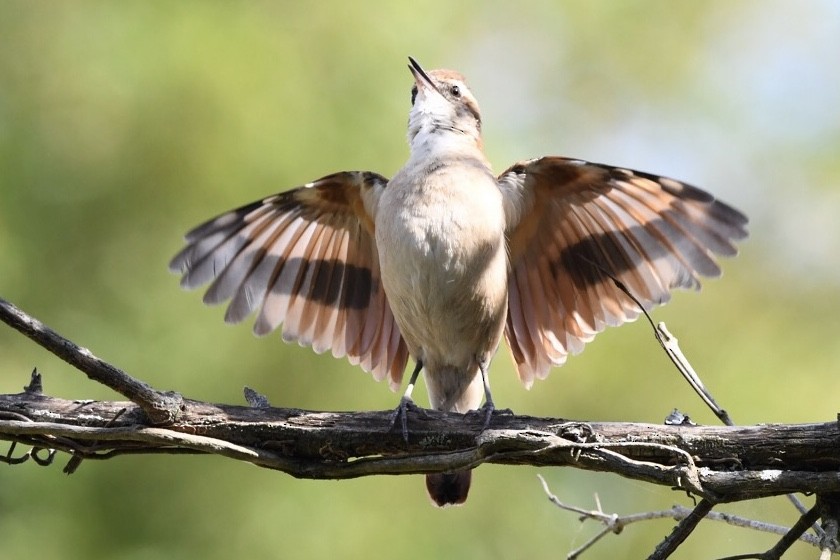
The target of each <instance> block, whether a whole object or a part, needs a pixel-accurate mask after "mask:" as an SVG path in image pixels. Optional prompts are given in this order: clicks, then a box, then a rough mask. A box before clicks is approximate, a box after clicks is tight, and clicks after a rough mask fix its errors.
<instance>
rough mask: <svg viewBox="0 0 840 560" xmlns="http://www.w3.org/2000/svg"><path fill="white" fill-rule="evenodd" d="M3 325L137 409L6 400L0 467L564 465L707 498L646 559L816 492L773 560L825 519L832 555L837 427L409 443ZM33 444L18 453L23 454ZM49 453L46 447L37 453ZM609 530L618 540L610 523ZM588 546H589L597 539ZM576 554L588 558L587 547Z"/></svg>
mask: <svg viewBox="0 0 840 560" xmlns="http://www.w3.org/2000/svg"><path fill="white" fill-rule="evenodd" d="M0 319H2V320H3V321H4V322H6V323H8V324H9V325H10V326H12V327H13V328H15V329H16V330H18V331H20V332H22V333H23V334H25V335H26V336H28V337H29V338H31V339H32V340H34V341H35V342H37V343H38V344H40V345H41V346H43V347H45V348H47V349H48V350H50V351H51V352H53V353H54V354H56V355H57V356H59V357H61V358H62V359H64V360H65V361H67V362H68V363H70V364H71V365H73V366H75V367H76V368H78V369H80V370H81V371H83V372H84V373H86V374H87V376H88V377H89V378H91V379H93V380H95V381H98V382H100V383H102V384H104V385H106V386H108V387H110V388H112V389H114V390H115V391H117V392H118V393H120V394H122V395H124V396H126V397H127V398H129V399H130V400H131V402H115V401H69V400H65V399H60V398H55V397H49V396H45V395H42V394H41V390H40V386H41V385H40V377H39V376H38V374H37V372H33V377H32V381H31V382H30V384H29V385H28V386H27V387H26V389H25V390H24V392H23V393H19V394H14V395H0V440H7V441H11V442H12V446H11V448H10V449H9V451H8V453H7V455H6V456H4V457H0V461H3V462H6V463H9V464H19V463H23V462H26V461H28V460H30V459H31V460H33V461H34V462H36V463H37V464H39V465H49V464H51V463H52V462H53V460H54V458H55V452H54V451H53V450H61V451H64V452H67V453H69V454H70V455H71V459H70V461H69V462H68V464H67V465H66V467H65V469H64V470H65V472H67V473H72V472H74V471H75V470H76V469H77V468H78V466H79V465H80V464H81V462H82V461H83V460H85V459H97V460H104V459H109V458H111V457H115V456H119V455H126V454H140V453H147V454H153V453H167V454H187V453H189V454H214V455H222V456H225V457H228V458H231V459H236V460H240V461H247V462H250V463H253V464H255V465H258V466H261V467H264V468H269V469H275V470H279V471H283V472H286V473H288V474H290V475H292V476H295V477H299V478H313V479H344V478H356V477H361V476H370V475H382V474H388V475H398V474H419V473H435V472H447V471H454V470H460V469H465V468H473V467H477V466H479V465H481V464H483V463H496V464H509V465H519V464H528V465H535V466H569V467H574V468H580V469H586V470H593V471H606V472H612V473H615V474H619V475H621V476H624V477H627V478H631V479H635V480H641V481H644V482H650V483H654V484H660V485H666V486H669V487H672V488H675V489H680V490H683V491H687V492H689V493H691V494H694V495H697V496H700V497H701V498H702V500H701V502H700V504H699V505H698V507H697V508H695V510H694V511H692V512H691V513H689V514H687V515H684V516H683V517H682V520H681V522H680V524H679V525H678V526H677V527H676V528H675V530H674V532H673V533H672V535H671V536H669V537H668V538H666V539H665V540H664V541H663V542H662V543H661V544H660V546H659V547H658V548H657V550H656V551H655V552H654V554H653V556H652V558H666V557H668V556H669V555H670V554H671V553H672V552H673V551H674V550H675V549H676V548H677V546H679V543H680V542H682V540H684V539H685V537H686V536H687V535H688V534H690V532H691V531H692V530H693V528H694V526H696V524H697V523H698V522H699V521H700V520H701V519H702V518H704V516H706V514H708V513H709V512H710V511H711V509H712V507H714V505H716V504H719V503H723V502H731V501H739V500H747V499H754V498H761V497H767V496H775V495H779V494H788V493H793V492H802V493H813V494H817V495H818V504H819V505H820V507H819V508H815V509H812V510H810V511H808V512H806V513H805V514H804V515H803V517H802V518H801V519H800V521H799V523H797V525H796V526H795V527H794V528H793V529H792V530H791V531H790V532H789V533H788V534H787V535H786V536H785V538H783V539H782V541H780V542H779V543H778V545H777V547H775V548H774V550H772V551H768V553H765V554H767V555H766V556H765V555H761V557H765V558H771V557H772V558H775V557H776V556H774V553H776V552H780V551H782V550H786V548H787V547H788V546H790V544H791V543H792V542H793V541H794V540H796V539H797V538H798V537H799V536H800V535H801V534H802V532H803V531H804V530H805V528H807V526H808V525H809V524H811V523H813V522H814V521H815V519H816V515H817V512H819V515H820V516H821V517H822V518H823V524H824V527H827V528H828V530H827V531H826V532H825V533H823V534H822V535H820V538H821V540H822V541H824V542H822V543H821V546H822V547H823V549H824V551H825V552H826V553H830V551H832V550H836V549H837V542H836V541H837V534H838V529H837V526H838V523H837V519H838V517H840V515H838V513H837V512H838V510H840V507H838V506H837V503H839V501H838V500H837V499H836V496H838V495H840V472H838V467H840V425H838V423H837V422H827V423H819V424H799V425H772V424H771V425H760V426H720V427H718V426H697V425H694V424H691V423H680V424H678V425H653V424H639V423H612V422H600V423H599V422H577V421H569V420H565V419H560V418H535V417H530V416H515V415H512V414H507V415H506V414H495V415H494V416H493V417H492V419H491V422H490V425H489V426H488V428H487V429H484V430H482V427H483V425H484V416H483V415H482V414H475V413H468V414H465V415H462V414H456V413H441V412H435V411H427V410H422V409H409V411H408V427H409V438H408V441H406V440H404V438H403V434H402V432H401V431H399V430H394V429H393V423H392V411H390V410H388V411H381V412H315V411H304V410H298V409H282V408H273V407H271V406H269V404H268V402H267V400H266V399H265V398H264V397H262V396H261V395H259V394H258V393H256V392H255V391H253V390H250V389H247V388H246V391H245V393H246V395H245V396H246V399H247V401H248V402H249V403H250V405H251V406H235V405H224V404H212V403H206V402H201V401H195V400H189V399H184V398H182V397H181V396H180V395H179V394H177V393H167V392H161V391H158V390H155V389H153V388H152V387H150V386H149V385H147V384H145V383H143V382H141V381H139V380H136V379H134V378H132V377H131V376H130V375H128V374H126V373H125V372H123V371H122V370H120V369H118V368H116V367H114V366H112V365H110V364H108V363H106V362H104V361H102V360H100V359H99V358H97V357H95V356H94V355H93V354H91V352H90V351H88V350H87V349H85V348H81V347H79V346H77V345H76V344H74V343H73V342H71V341H69V340H67V339H65V338H63V337H61V336H60V335H59V334H57V333H56V332H54V331H52V330H51V329H49V328H48V327H46V326H45V325H43V324H42V323H41V322H40V321H37V320H36V319H34V318H32V317H29V316H28V315H26V314H25V313H24V312H23V311H21V310H20V309H18V308H17V307H15V306H14V305H12V304H10V303H8V302H6V301H4V300H2V299H0ZM17 443H23V444H26V445H29V446H31V447H32V449H30V450H29V451H27V452H26V453H24V454H23V455H21V456H18V457H15V456H14V452H15V448H16V447H15V445H16V444H17ZM42 450H49V451H48V452H47V453H46V454H42V453H41V451H42ZM606 530H613V528H611V526H608V527H607V529H605V531H606ZM593 542H594V541H593ZM581 552H582V551H581Z"/></svg>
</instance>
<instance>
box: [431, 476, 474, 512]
mask: <svg viewBox="0 0 840 560" xmlns="http://www.w3.org/2000/svg"><path fill="white" fill-rule="evenodd" d="M471 480H472V470H468V471H458V472H454V473H439V474H427V475H426V490H428V492H429V497H430V498H432V500H433V501H434V502H435V504H437V506H438V507H444V506H449V505H460V504H463V503H464V502H465V501H466V500H467V494H469V492H470V481H471Z"/></svg>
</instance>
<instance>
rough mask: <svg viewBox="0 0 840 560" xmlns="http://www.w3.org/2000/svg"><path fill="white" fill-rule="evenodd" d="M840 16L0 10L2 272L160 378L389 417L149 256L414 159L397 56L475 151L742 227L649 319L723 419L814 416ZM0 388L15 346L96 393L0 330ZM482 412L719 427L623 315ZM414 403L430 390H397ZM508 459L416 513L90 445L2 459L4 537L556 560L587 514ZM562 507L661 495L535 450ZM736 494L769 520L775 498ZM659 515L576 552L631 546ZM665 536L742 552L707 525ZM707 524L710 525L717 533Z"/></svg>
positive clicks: (744, 543) (197, 549)
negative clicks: (51, 461) (712, 211)
mask: <svg viewBox="0 0 840 560" xmlns="http://www.w3.org/2000/svg"><path fill="white" fill-rule="evenodd" d="M838 37H840V12H839V11H838V9H837V5H836V3H833V2H831V1H825V2H817V1H814V2H809V3H798V4H794V3H785V2H750V1H746V0H742V1H740V2H736V3H730V2H704V3H688V2H682V3H677V2H663V1H642V2H632V3H614V2H568V3H563V5H559V3H550V2H534V3H509V2H508V3H501V2H491V3H485V2H466V3H462V4H459V5H458V6H457V7H456V6H454V5H453V4H452V3H448V2H420V3H416V2H415V3H412V4H410V5H402V4H398V3H390V4H387V3H383V4H381V5H380V4H378V3H372V2H353V3H348V2H321V3H292V2H274V3H270V2H251V3H232V2H228V3H220V2H178V3H175V2H133V1H128V2H66V3H59V2H3V3H2V4H0V295H2V296H3V297H5V298H7V299H9V300H11V301H13V302H15V303H16V304H18V305H19V306H21V307H22V308H24V309H25V310H27V311H28V312H30V313H32V314H34V315H35V316H36V317H38V318H40V319H42V320H43V321H45V322H46V323H47V324H49V325H50V326H52V327H53V328H55V329H57V330H58V331H59V332H61V333H63V334H65V335H67V336H69V337H70V338H72V339H73V340H75V341H76V342H78V343H79V344H82V345H84V346H87V347H89V348H91V349H92V350H93V351H94V352H95V353H97V354H99V355H100V356H102V357H103V358H105V359H108V360H110V361H112V362H113V363H115V364H117V365H119V366H120V367H123V368H125V369H126V370H127V371H129V372H130V373H132V374H133V375H135V376H137V377H139V378H141V379H144V380H146V381H148V382H149V383H151V384H153V385H155V386H156V387H158V388H162V389H175V390H179V391H181V392H183V393H184V394H185V395H187V396H189V397H193V398H199V399H205V400H214V401H224V402H242V400H243V399H242V397H241V388H242V386H243V385H246V384H247V385H249V386H252V387H255V388H257V389H258V390H259V391H260V392H262V393H265V394H266V395H268V397H269V398H270V399H271V401H272V403H273V404H276V405H278V406H294V407H301V408H312V409H325V410H329V409H341V410H349V409H386V408H391V407H393V406H395V405H396V403H397V397H396V396H395V395H393V394H392V393H390V392H389V391H388V390H387V388H386V386H385V385H384V384H376V383H374V382H373V381H372V380H371V379H370V378H369V376H366V375H365V374H363V373H362V372H361V370H358V369H357V368H353V367H351V366H350V365H348V364H346V363H344V362H342V361H338V360H334V359H332V358H331V357H329V356H316V355H315V354H314V353H312V352H311V351H310V350H308V349H303V348H298V347H296V346H288V345H284V344H282V343H281V342H280V341H279V337H278V336H276V335H275V336H271V337H268V338H267V339H255V338H254V337H252V336H251V334H250V332H249V329H248V328H247V327H246V326H239V327H235V328H234V327H228V326H226V325H224V324H223V322H222V320H221V315H222V313H221V311H220V310H218V309H206V308H204V307H203V306H202V305H201V304H200V301H199V300H200V298H199V296H198V295H197V294H186V293H182V292H181V290H179V288H178V286H177V280H176V278H175V277H173V276H171V275H169V274H168V273H167V272H166V263H167V261H168V259H169V258H170V257H171V255H172V254H174V252H175V251H176V250H177V249H178V248H179V246H180V239H181V236H182V234H183V233H184V232H185V231H186V230H187V229H188V228H190V227H191V226H193V225H195V224H196V223H198V222H199V221H201V220H203V219H205V218H207V217H210V216H211V215H214V214H215V213H218V212H221V211H223V210H226V209H229V208H232V207H234V206H236V205H239V204H242V203H245V202H249V201H251V200H253V199H257V198H260V197H262V196H264V195H266V194H270V193H272V192H275V191H279V190H284V189H286V188H289V187H292V186H295V185H297V184H301V183H304V182H307V181H309V180H311V179H314V178H316V177H319V176H321V175H325V174H327V173H329V172H333V171H338V170H342V169H371V170H374V171H378V172H380V173H383V174H386V175H388V174H392V173H393V172H394V171H395V170H396V169H398V168H399V166H400V165H401V163H402V161H403V160H404V158H405V157H406V154H407V149H406V145H405V140H404V137H405V134H404V125H405V120H406V116H407V111H408V106H409V98H408V96H409V94H408V89H409V86H410V77H409V74H408V72H407V70H406V69H405V63H406V57H407V56H408V55H412V56H415V57H416V58H417V59H418V60H419V61H420V62H421V63H423V64H424V65H426V66H428V67H437V66H447V67H453V68H457V69H459V70H461V71H462V72H464V73H465V74H466V75H467V76H468V78H471V83H472V87H473V90H474V91H475V93H476V95H477V96H478V98H479V100H480V101H482V107H483V109H484V120H485V123H486V126H485V130H486V133H487V136H486V143H487V149H488V153H489V155H490V156H491V159H492V160H493V161H494V162H495V165H496V167H497V169H502V168H504V167H506V166H507V165H508V164H510V163H512V162H513V161H514V160H516V159H522V158H525V157H533V156H538V155H544V154H549V153H550V154H558V155H571V156H578V157H585V158H589V159H594V160H598V161H604V162H607V163H616V164H621V165H628V166H633V167H637V168H640V169H645V170H649V171H652V172H659V173H664V174H669V175H672V176H675V177H678V178H680V179H685V180H688V181H691V182H695V183H697V184H699V185H702V186H703V187H705V188H707V189H709V190H711V191H713V192H715V193H717V194H719V195H720V196H721V197H722V198H724V199H726V200H729V201H732V202H733V203H734V204H736V205H737V206H739V207H741V208H742V209H743V210H745V211H746V212H747V213H748V214H749V215H751V216H752V217H753V218H754V222H753V225H752V226H751V229H752V238H751V239H750V240H749V241H748V242H747V243H746V244H745V245H744V251H743V253H744V254H743V255H742V257H739V258H738V259H737V260H734V261H729V262H726V263H725V264H724V268H725V269H726V277H725V279H723V280H722V281H714V282H708V283H707V284H706V287H705V289H704V292H703V294H702V295H699V296H698V295H696V294H678V295H677V296H676V297H675V299H674V302H673V303H672V304H671V305H670V306H668V307H667V308H666V309H663V310H662V311H660V312H658V313H657V318H658V319H664V320H666V321H667V322H668V324H669V326H670V328H671V330H672V331H673V332H674V333H675V334H677V336H678V337H679V338H680V340H681V343H682V345H683V349H684V350H685V351H686V353H687V354H688V356H689V358H690V359H692V361H693V363H694V365H695V367H696V368H697V369H698V371H699V372H700V373H701V375H702V376H703V378H704V380H705V381H706V383H707V385H708V386H709V387H710V388H711V389H712V390H713V392H714V393H715V395H716V397H717V398H718V399H719V400H720V401H721V403H722V404H723V405H724V406H725V407H726V408H728V409H729V411H730V413H731V414H732V415H733V417H734V418H735V420H736V421H740V422H744V423H747V422H766V421H773V422H805V421H825V420H827V419H830V418H833V417H834V416H835V413H836V409H837V406H836V404H835V403H833V402H832V401H831V400H830V399H825V398H824V395H831V394H837V393H838V390H840V386H838V385H840V381H838V376H837V375H835V371H836V369H837V364H838V363H839V362H840V350H838V348H839V347H838V345H837V344H836V338H837V333H838V331H840V324H838V322H840V319H838V317H840V301H838V298H837V297H836V293H837V289H838V278H840V274H838V272H840V264H839V263H838V259H837V256H836V255H837V252H836V249H838V246H837V244H838V241H837V240H838V239H840V232H838V226H837V220H836V214H837V211H838V210H840V203H838V198H837V192H838V190H837V189H838V182H840V168H839V167H838V165H837V161H838V160H837V157H836V154H837V153H838V149H840V135H838V133H837V122H840V115H838V111H840V109H838V105H837V103H836V101H837V99H838V94H840V66H838V65H837V60H836V53H837V52H840V45H838V43H839V42H840V40H838ZM0 355H1V356H2V360H0V364H2V371H3V374H2V376H0V391H3V392H16V391H18V390H20V387H21V386H22V385H23V384H24V383H26V382H27V375H28V372H29V371H30V370H31V368H32V367H33V366H34V365H37V366H38V367H39V369H40V370H42V371H43V373H44V374H45V387H46V391H47V392H49V393H51V394H55V395H57V396H63V397H75V398H113V395H112V394H111V393H109V392H108V391H107V390H105V389H104V388H101V387H97V386H96V385H94V384H93V383H91V382H89V381H87V380H86V379H85V378H84V377H83V376H82V375H81V374H79V373H78V372H75V371H73V370H71V368H70V367H69V366H66V365H64V364H62V363H60V362H58V361H57V360H55V359H54V358H51V357H50V356H48V355H47V354H46V353H45V352H44V351H42V350H40V349H39V348H37V347H35V346H34V345H33V344H31V343H30V342H28V341H26V340H24V339H23V338H22V337H20V336H18V335H16V334H14V333H12V332H11V331H10V330H8V329H5V328H0ZM493 379H494V388H495V391H494V395H495V396H496V400H497V403H499V404H500V405H502V406H510V407H511V408H513V409H515V410H516V411H518V412H521V413H528V414H538V415H553V416H563V417H570V418H578V419H598V420H627V421H650V422H659V421H661V420H662V419H663V418H664V416H665V415H666V414H667V413H668V412H669V411H670V410H671V409H672V408H673V407H679V408H680V409H681V410H683V411H685V412H687V413H689V414H691V415H692V417H694V418H695V419H697V420H699V421H701V422H707V423H711V422H713V418H712V417H711V415H710V414H708V413H706V412H705V411H704V410H703V409H702V406H701V403H700V402H699V400H698V399H696V398H695V397H694V396H693V395H692V394H691V392H690V390H689V389H688V388H687V387H686V386H685V385H684V383H683V382H682V381H681V380H680V379H678V377H677V375H676V373H675V372H674V371H673V370H672V369H671V367H670V365H669V364H668V363H667V361H666V359H665V358H664V356H663V355H662V354H661V353H660V352H659V350H658V347H657V345H656V343H655V342H654V341H653V339H652V337H651V335H650V333H649V330H648V328H647V326H646V325H644V324H642V323H637V324H634V325H631V326H626V327H624V328H622V329H618V330H615V329H614V330H612V331H610V332H607V333H604V334H603V335H601V336H599V338H598V340H597V342H595V343H594V344H592V345H591V347H590V348H588V349H587V351H586V353H585V354H584V355H583V356H580V357H576V358H572V359H571V360H570V361H569V363H568V364H567V365H566V366H564V367H563V368H562V369H560V370H558V371H555V372H554V373H553V374H552V375H551V377H550V378H549V379H548V380H547V381H545V382H539V383H537V385H536V386H535V388H534V390H533V391H531V392H525V391H523V390H522V389H521V387H520V386H519V385H518V383H517V381H516V380H515V379H514V375H513V374H512V368H511V367H510V364H509V360H508V358H507V356H506V352H505V351H500V353H499V356H498V358H497V360H496V361H495V362H494V366H493ZM420 402H421V403H422V402H424V399H423V398H422V397H421V398H420ZM535 472H536V471H535V470H533V469H529V468H501V467H492V466H491V467H482V468H480V469H479V470H478V472H477V473H476V476H475V479H474V489H473V493H472V495H471V497H470V500H469V501H468V503H467V505H466V506H464V507H462V508H459V509H455V510H448V511H439V510H436V509H433V508H432V507H431V506H430V505H429V503H428V501H427V498H426V497H425V491H424V489H423V482H422V479H421V478H420V477H399V478H381V479H364V480H356V481H344V482H312V481H299V480H294V479H291V478H289V477H286V476H285V475H281V474H277V473H273V472H268V471H262V470H258V469H254V468H251V467H249V466H247V465H239V464H234V463H233V462H231V461H223V460H220V459H217V458H215V459H211V458H196V457H191V458H165V457H144V458H123V459H118V460H114V461H109V462H105V463H98V462H90V461H89V462H86V463H84V464H83V465H82V466H81V468H80V469H79V471H78V473H77V474H75V475H73V476H72V477H69V478H68V477H65V476H64V475H62V474H60V470H59V468H57V467H53V468H50V469H41V468H36V467H35V466H33V465H25V466H20V467H16V468H13V469H12V468H10V469H4V470H3V472H2V475H0V479H2V482H0V542H2V543H3V545H2V550H3V554H4V555H6V556H8V557H9V558H17V557H23V556H24V555H31V554H32V553H33V551H34V553H36V554H37V555H38V556H39V557H43V558H57V557H61V558H67V559H72V558H126V559H138V560H139V559H142V558H160V557H165V558H196V557H203V558H208V559H212V558H230V557H254V558H263V557H294V558H319V557H326V556H328V555H329V556H335V555H336V553H337V554H338V555H340V556H342V557H348V558H376V557H382V556H397V555H398V556H399V557H400V558H403V559H406V560H408V559H409V558H430V557H460V558H467V557H481V558H543V557H552V558H554V557H558V556H561V555H562V553H563V551H566V550H567V549H570V548H571V547H572V546H574V545H575V544H578V545H579V544H581V543H582V542H583V541H584V540H585V539H586V535H588V534H589V530H591V529H592V528H591V527H589V526H585V527H583V528H580V527H579V525H578V522H577V520H576V519H574V517H573V516H571V515H570V514H567V513H561V512H559V511H557V510H555V509H553V508H552V507H551V506H550V505H549V504H548V503H547V501H546V500H545V499H544V497H543V495H542V491H541V489H540V487H539V485H538V483H537V480H536V477H535ZM543 474H544V475H545V476H546V477H547V478H548V480H549V482H550V483H551V484H552V486H553V489H554V491H555V493H557V494H558V495H560V496H561V497H562V498H563V499H564V500H566V501H567V502H570V503H575V504H578V505H581V506H584V507H588V506H590V505H592V503H593V502H592V498H591V496H592V494H594V493H596V492H597V493H599V494H600V496H601V499H602V502H603V505H604V507H605V508H607V509H608V510H611V511H612V510H615V511H617V512H621V513H626V512H630V511H637V510H644V509H657V508H664V507H668V506H670V504H671V503H672V502H675V501H677V502H681V503H683V504H687V503H688V501H687V499H686V498H685V496H683V495H680V494H677V493H673V492H670V491H669V490H667V489H660V488H650V487H647V486H643V485H640V484H637V483H629V482H627V481H623V480H618V479H615V478H611V477H607V476H597V475H592V474H587V473H579V472H573V471H571V470H564V471H544V472H543ZM768 504H769V505H765V504H753V505H745V506H742V511H741V513H743V514H745V515H752V516H763V517H766V516H768V515H770V516H773V520H774V521H777V522H780V523H792V522H793V519H794V514H793V511H792V509H791V508H790V507H789V506H788V505H787V504H786V503H783V502H781V501H780V502H778V503H777V502H768ZM670 525H671V524H670V523H668V522H660V523H658V524H657V523H652V524H650V525H649V526H648V527H633V528H630V529H628V530H626V531H625V532H624V534H622V535H621V536H617V537H614V538H612V539H610V540H609V542H606V543H602V545H601V546H600V548H598V549H596V550H594V551H592V552H591V553H590V556H589V557H593V558H599V557H641V556H642V555H644V554H646V553H648V552H649V551H650V550H652V547H653V545H654V544H655V543H656V542H657V541H658V539H659V538H660V536H661V535H663V534H665V533H666V532H667V531H668V530H669V528H670ZM702 535H703V536H702V537H701V536H699V535H698V536H695V537H692V538H691V539H689V541H688V542H687V543H686V545H685V548H684V549H683V550H684V552H683V554H682V555H681V557H684V558H693V557H696V558H701V557H702V558H707V557H712V556H715V555H717V556H721V555H725V554H735V553H738V552H745V551H746V550H747V549H750V548H759V547H766V546H767V545H768V543H770V542H771V541H772V538H770V537H763V536H756V535H753V534H749V533H748V532H746V531H743V530H738V531H737V532H735V531H733V530H728V529H724V528H722V527H717V526H712V527H704V528H702ZM718 543H719V544H718Z"/></svg>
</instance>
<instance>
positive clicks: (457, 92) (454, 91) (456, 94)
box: [449, 86, 461, 97]
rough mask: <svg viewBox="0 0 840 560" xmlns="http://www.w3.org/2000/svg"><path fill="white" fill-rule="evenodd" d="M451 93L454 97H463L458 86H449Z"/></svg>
mask: <svg viewBox="0 0 840 560" xmlns="http://www.w3.org/2000/svg"><path fill="white" fill-rule="evenodd" d="M449 93H450V94H451V95H452V97H461V88H459V87H458V86H449Z"/></svg>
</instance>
